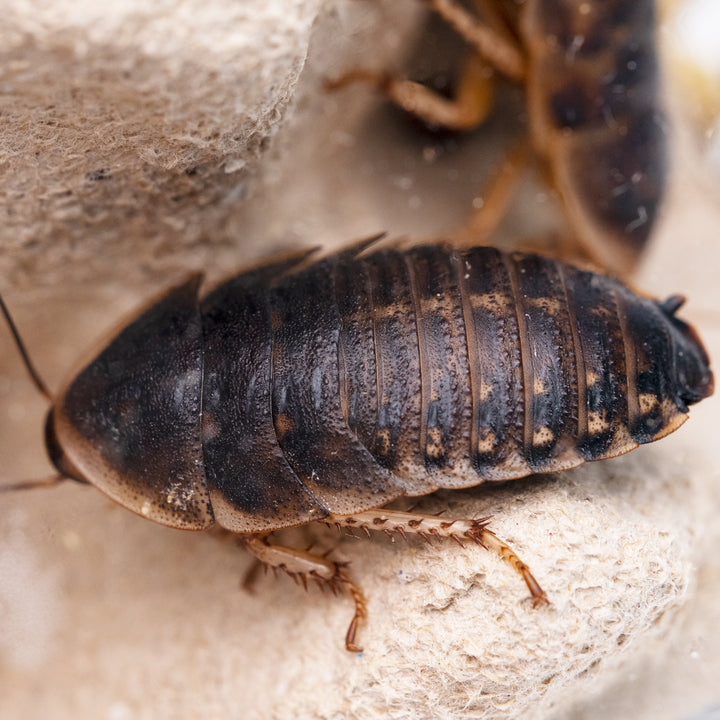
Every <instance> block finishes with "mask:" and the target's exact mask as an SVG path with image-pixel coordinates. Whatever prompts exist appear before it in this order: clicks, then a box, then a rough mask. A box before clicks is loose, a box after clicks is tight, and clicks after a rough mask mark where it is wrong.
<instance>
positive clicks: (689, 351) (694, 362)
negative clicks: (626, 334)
mask: <svg viewBox="0 0 720 720" xmlns="http://www.w3.org/2000/svg"><path fill="white" fill-rule="evenodd" d="M684 302H685V298H684V297H683V296H682V295H672V296H671V297H669V298H667V300H665V301H664V302H662V303H659V304H658V306H659V308H660V310H661V311H662V312H663V314H664V315H665V316H666V317H667V319H668V320H669V321H670V328H671V330H670V332H671V335H672V339H673V346H674V362H675V380H676V382H677V392H678V396H679V398H680V399H681V400H682V401H683V402H685V403H686V404H688V405H692V404H693V403H697V402H700V401H701V400H704V399H705V398H706V397H710V395H712V394H713V391H714V389H715V380H714V378H713V373H712V370H710V358H709V357H708V354H707V351H706V350H705V347H704V346H703V343H702V341H701V340H700V337H699V336H698V334H697V332H696V330H695V328H693V327H692V326H691V325H688V323H686V322H685V321H683V320H681V319H680V318H679V317H677V315H676V313H677V311H678V310H679V309H680V307H681V306H682V305H683V303H684Z"/></svg>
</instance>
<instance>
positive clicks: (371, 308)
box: [0, 241, 713, 650]
mask: <svg viewBox="0 0 720 720" xmlns="http://www.w3.org/2000/svg"><path fill="white" fill-rule="evenodd" d="M200 281H201V276H199V275H194V276H192V277H191V278H189V279H188V280H187V281H185V282H183V283H182V284H180V285H178V286H177V287H175V288H173V289H171V290H169V291H168V292H166V293H165V294H164V295H163V296H162V297H161V298H160V299H158V300H156V301H155V302H153V303H152V304H151V305H150V306H148V308H147V309H145V310H144V311H143V312H142V313H141V314H139V315H137V316H136V318H135V319H134V320H133V321H131V322H130V323H129V324H127V325H126V326H125V327H124V329H123V330H122V331H121V332H120V333H119V334H118V335H117V336H116V337H115V338H114V339H113V340H112V341H111V342H110V343H109V344H108V345H107V346H106V347H105V349H104V350H102V351H101V352H100V353H99V354H98V355H96V356H94V357H93V358H92V359H91V360H90V361H89V362H88V363H87V364H86V365H85V366H84V368H83V369H82V370H81V371H80V372H79V373H78V374H77V375H75V376H74V377H72V378H71V379H70V380H69V381H68V382H67V383H66V385H65V387H64V388H63V389H61V391H60V392H59V393H58V394H57V395H56V397H55V398H54V401H53V407H52V408H51V409H50V411H49V413H48V418H47V425H46V444H47V448H48V452H49V454H50V457H51V459H52V461H53V463H54V464H55V466H56V467H57V469H58V470H59V472H60V473H61V475H62V477H64V478H71V479H75V480H79V481H83V482H89V483H92V484H93V485H96V486H97V487H98V488H99V489H101V490H102V491H103V492H105V493H107V494H108V495H109V496H110V497H112V498H113V499H115V500H116V501H118V502H119V503H120V504H122V505H124V506H125V507H126V508H128V509H130V510H133V511H134V512H136V513H139V514H140V515H143V516H145V517H147V518H149V519H151V520H154V521H156V522H159V523H162V524H165V525H169V526H172V527H177V528H183V529H189V530H201V529H205V528H209V527H211V526H212V525H214V524H217V525H219V526H220V527H222V528H225V529H227V530H230V531H232V532H236V533H241V534H242V536H243V537H244V538H245V543H246V545H247V546H248V548H249V549H250V550H251V551H252V552H253V553H255V555H256V556H257V557H259V558H260V559H261V560H262V561H263V562H266V563H268V564H270V565H273V566H275V567H280V568H282V569H284V570H286V571H287V572H289V573H291V574H293V575H296V576H299V577H300V578H301V579H303V581H305V580H306V578H308V577H310V578H315V579H316V580H318V581H319V582H328V583H330V584H331V586H333V587H336V586H339V585H344V586H346V587H348V588H349V590H350V592H351V593H352V595H353V598H354V599H355V605H356V611H355V617H354V619H353V623H352V624H351V627H350V630H349V631H348V636H347V640H346V644H347V647H348V649H352V650H354V649H357V646H356V645H355V643H354V637H355V630H356V627H357V624H358V622H359V620H360V619H362V618H363V617H364V614H365V604H364V599H363V596H362V593H361V591H360V589H359V588H358V587H357V586H355V585H354V584H353V583H352V582H351V580H350V579H349V577H348V575H347V574H346V573H345V571H344V570H343V569H342V567H341V566H339V565H337V564H335V563H333V562H331V561H329V560H327V559H325V558H322V557H319V556H315V555H312V554H310V553H308V552H302V551H298V550H292V549H290V548H281V547H278V546H271V545H268V544H267V543H266V542H265V540H264V536H265V535H267V533H269V532H271V531H272V530H275V529H278V528H282V527H288V526H292V525H300V524H303V523H307V522H310V521H312V520H319V519H325V520H326V521H328V522H330V523H334V524H336V525H338V527H343V526H345V527H360V528H365V529H368V528H372V529H383V530H385V531H390V532H392V531H395V532H399V533H401V534H405V533H407V532H417V533H421V534H424V535H425V536H426V537H428V536H431V535H435V536H438V537H453V538H455V539H456V540H458V542H463V540H465V539H467V540H471V541H474V542H477V543H479V544H482V545H483V546H485V547H487V548H488V549H491V550H493V551H495V552H497V553H498V554H500V555H501V556H502V557H504V558H505V559H506V560H508V561H509V562H510V563H511V564H512V565H513V566H514V567H515V568H516V569H517V570H518V571H519V572H520V573H521V574H522V575H523V578H524V579H525V581H526V583H527V585H528V588H529V589H530V591H531V593H532V595H533V598H534V601H535V603H536V604H537V603H539V602H545V601H546V598H545V594H544V592H543V591H542V589H541V588H540V586H539V584H538V583H537V581H536V580H535V579H534V577H533V576H532V574H531V573H530V571H529V569H528V568H527V566H526V565H525V564H524V563H522V562H521V561H520V559H519V558H518V557H517V555H515V553H514V552H513V551H512V550H511V549H510V548H509V547H508V546H507V545H506V544H505V543H503V542H502V541H501V540H500V539H499V538H497V537H496V536H495V535H494V534H493V533H492V532H490V531H489V530H488V528H487V527H486V526H487V522H485V520H487V519H485V520H447V519H444V518H439V517H428V516H422V515H414V514H411V513H404V512H400V511H396V510H387V509H383V510H377V508H380V507H382V506H383V505H384V504H386V503H387V502H389V501H391V500H393V499H395V498H398V497H400V496H417V495H424V494H426V493H429V492H432V491H433V490H435V489H436V488H462V487H469V486H473V485H477V484H479V483H481V482H483V481H486V480H508V479H511V478H518V477H522V476H524V475H528V474H530V473H534V472H540V471H556V470H564V469H567V468H571V467H574V466H576V465H578V464H580V463H582V462H583V461H586V460H598V459H601V458H608V457H613V456H615V455H619V454H621V453H624V452H627V451H629V450H631V449H633V448H634V447H636V446H637V445H638V444H640V443H646V442H649V441H651V440H656V439H658V438H660V437H663V436H664V435H666V434H668V433H669V432H672V431H673V430H674V429H676V428H677V427H678V426H679V425H680V424H682V422H683V421H684V420H685V419H686V417H687V411H688V405H689V404H691V403H695V402H698V401H699V400H701V399H703V398H704V397H707V396H708V395H709V394H710V393H711V392H712V389H713V377H712V373H711V371H710V369H709V365H708V358H707V355H706V353H705V351H704V349H703V347H702V344H701V343H700V341H699V339H698V337H697V335H696V334H695V332H694V330H693V329H692V328H691V327H690V326H688V325H687V324H686V323H684V322H683V321H682V320H680V319H678V318H677V317H676V316H675V313H676V311H677V309H678V308H679V307H680V305H681V304H682V298H679V297H677V296H676V297H671V298H670V299H668V300H666V301H665V302H664V303H659V302H657V301H655V300H652V299H649V298H644V297H640V296H638V295H636V294H634V293H633V292H631V291H630V290H629V289H628V288H627V287H626V286H624V285H623V284H621V283H620V282H619V281H616V280H614V279H610V278H608V277H605V276H603V275H597V274H593V273H590V272H586V271H583V270H579V269H577V268H575V267H572V266H570V265H566V264H563V263H560V262H558V261H555V260H551V259H547V258H543V257H540V256H537V255H526V254H520V253H514V254H504V253H502V252H500V251H498V250H496V249H493V248H489V247H477V248H472V249H463V250H460V249H457V248H454V247H452V246H450V245H448V244H443V243H434V244H428V245H417V246H414V247H400V246H397V245H395V246H392V245H383V244H378V243H374V242H372V241H368V242H365V243H361V244H358V245H355V246H353V247H351V248H349V249H346V250H343V251H341V252H339V253H336V254H331V255H327V256H324V257H319V258H316V259H314V258H313V256H312V254H308V253H301V254H299V255H296V256H294V257H290V258H285V259H283V260H281V261H278V262H273V263H270V264H268V265H265V266H262V267H259V268H255V269H253V270H250V271H247V272H244V273H241V274H240V275H237V276H236V277H234V278H232V279H230V280H228V281H227V282H225V283H223V284H221V285H220V286H219V287H217V288H216V289H214V290H212V291H211V292H209V294H207V295H205V296H204V297H199V295H198V289H199V285H200ZM0 305H1V303H0ZM0 309H2V310H3V311H4V312H6V311H5V308H4V306H2V307H1V308H0ZM6 315H7V313H6ZM7 317H8V320H10V318H9V315H7ZM11 327H12V329H13V331H14V332H15V335H16V339H17V340H18V344H19V346H20V348H21V351H23V355H24V356H25V357H26V355H25V352H24V349H23V348H22V343H21V342H20V340H19V336H18V335H17V332H16V331H15V330H14V327H13V326H12V323H11ZM26 364H27V365H28V368H29V369H30V371H31V373H32V374H33V377H34V378H35V380H36V384H37V385H38V387H39V388H40V389H41V390H42V391H43V392H46V390H45V388H44V385H43V384H42V383H41V382H40V381H39V380H38V379H37V374H36V373H35V372H34V369H33V368H32V366H31V364H30V362H29V360H27V357H26ZM46 394H48V396H49V393H47V392H46ZM40 484H44V483H40Z"/></svg>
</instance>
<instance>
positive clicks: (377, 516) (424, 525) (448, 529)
mask: <svg viewBox="0 0 720 720" xmlns="http://www.w3.org/2000/svg"><path fill="white" fill-rule="evenodd" d="M488 520H489V518H482V519H480V520H448V519H446V518H440V517H437V516H433V515H418V514H415V513H407V512H401V511H398V510H386V509H382V510H368V511H366V512H361V513H356V514H354V515H331V516H330V517H329V518H328V519H327V521H326V522H329V523H334V524H335V525H337V526H339V527H349V528H359V529H362V530H365V531H366V532H369V530H379V531H381V532H385V533H388V534H390V535H392V534H393V533H397V534H399V535H401V536H403V537H404V536H405V535H406V534H408V533H415V534H416V535H420V536H421V537H423V538H425V539H426V540H429V539H430V538H433V537H435V538H450V539H451V540H454V541H455V542H457V543H459V544H460V545H462V544H463V542H464V541H467V540H470V541H472V542H474V543H476V544H478V545H482V546H483V547H484V548H485V549H486V550H490V551H491V552H494V553H495V554H496V555H499V556H500V557H501V558H502V559H503V560H505V561H506V562H508V563H510V565H512V567H513V568H514V569H515V570H516V571H517V572H518V573H519V574H520V575H522V578H523V580H525V584H526V585H527V586H528V589H529V590H530V594H531V595H532V597H533V605H534V606H535V607H537V606H538V605H547V604H548V599H547V596H546V595H545V592H544V591H543V589H542V588H541V587H540V584H539V583H538V581H537V580H536V579H535V578H534V577H533V574H532V573H531V572H530V568H529V567H528V566H527V565H526V564H525V563H524V562H523V561H522V560H521V559H520V558H519V557H518V556H517V554H516V553H515V551H514V550H513V549H512V548H511V547H510V546H509V545H508V544H507V543H505V542H503V541H502V540H501V539H500V538H499V537H498V536H497V535H495V533H493V532H491V531H490V530H488V529H487V521H488Z"/></svg>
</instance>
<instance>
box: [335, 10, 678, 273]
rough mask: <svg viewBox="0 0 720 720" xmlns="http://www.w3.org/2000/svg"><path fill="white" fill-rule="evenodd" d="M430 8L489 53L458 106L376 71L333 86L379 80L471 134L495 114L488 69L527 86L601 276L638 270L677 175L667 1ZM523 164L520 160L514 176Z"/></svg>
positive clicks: (566, 202) (513, 158) (575, 224)
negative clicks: (660, 31)
mask: <svg viewBox="0 0 720 720" xmlns="http://www.w3.org/2000/svg"><path fill="white" fill-rule="evenodd" d="M427 3H428V5H429V6H430V7H431V8H432V9H433V10H434V11H435V12H437V13H438V14H440V15H441V16H443V17H444V18H446V19H447V21H448V22H449V23H450V24H451V25H452V26H453V27H454V28H455V29H456V30H457V31H458V32H459V33H460V34H461V35H462V36H463V37H464V39H465V40H466V41H467V42H468V43H469V44H470V46H471V47H472V48H473V49H474V50H475V51H476V53H477V55H475V56H472V57H470V59H469V61H468V64H467V67H466V69H465V72H464V74H463V76H462V77H461V80H460V83H459V86H458V91H457V93H458V94H457V97H456V99H455V100H454V101H448V100H447V99H445V98H441V97H440V96H436V95H435V94H434V93H432V92H431V91H430V90H429V89H428V88H426V87H424V86H422V85H419V84H417V83H414V82H409V81H404V80H400V79H396V78H393V77H391V76H388V75H386V74H383V73H377V72H368V71H364V70H360V71H353V72H349V73H347V74H346V75H344V76H342V77H341V78H340V79H338V80H336V81H333V82H331V83H328V85H329V86H330V87H331V88H337V87H342V86H344V85H347V84H348V83H350V82H354V81H364V82H369V83H371V84H373V85H375V86H377V87H378V88H380V89H381V90H383V91H384V92H386V93H387V94H388V96H389V97H390V98H391V99H392V100H393V101H394V102H396V103H397V104H399V105H401V106H402V107H404V108H405V109H406V110H408V111H410V112H412V113H414V114H416V115H418V116H420V117H422V118H424V119H425V120H426V121H428V122H429V123H430V124H433V125H439V126H445V127H449V128H452V129H460V130H463V129H470V128H472V127H475V126H477V125H478V124H480V123H481V122H482V121H483V120H484V118H485V117H486V115H487V113H488V112H489V111H490V105H491V95H492V93H491V92H490V87H489V85H488V72H487V69H488V67H490V68H492V70H496V71H497V72H499V73H500V74H501V75H502V76H504V77H506V78H507V79H509V80H511V81H514V82H517V83H521V84H522V85H523V87H524V91H525V96H526V103H527V117H528V126H529V127H528V130H529V134H530V141H531V144H532V146H533V148H534V150H535V153H536V154H537V156H539V157H540V158H542V159H544V161H545V166H546V169H547V175H548V178H549V180H550V183H551V184H552V185H553V186H554V187H555V189H556V190H557V191H558V193H559V195H560V197H561V200H562V205H563V208H564V211H565V214H566V216H567V218H568V221H569V224H570V226H571V229H572V235H573V238H577V241H578V242H579V243H580V244H581V245H582V246H583V247H584V249H585V251H586V252H587V253H588V254H589V255H590V256H591V257H592V259H593V260H594V261H595V262H596V263H599V264H600V266H601V267H604V268H608V269H610V270H611V271H613V272H616V273H621V274H626V273H628V272H629V271H631V270H632V269H633V268H634V266H635V265H636V264H637V262H638V260H639V258H640V254H641V252H642V250H643V248H644V247H645V245H646V243H647V241H648V238H649V237H650V233H651V231H652V229H653V227H654V225H655V221H656V219H657V217H658V212H659V209H660V206H661V203H662V200H663V195H664V190H665V185H666V178H667V174H668V168H667V159H668V150H667V146H668V137H667V122H666V119H665V114H664V112H663V109H662V102H661V92H660V82H659V59H658V50H657V25H658V22H657V11H656V7H655V6H656V0H590V1H588V0H474V3H473V5H474V6H475V7H476V9H477V13H472V12H469V11H468V10H466V9H465V8H464V7H463V6H461V5H460V4H459V2H458V0H427ZM523 156H524V154H523V153H514V154H511V155H510V156H509V162H508V165H507V166H506V167H508V168H512V167H513V166H514V165H517V164H518V163H519V159H518V158H522V157H523ZM520 164H522V163H520ZM515 170H517V168H515ZM512 174H513V175H514V174H516V173H515V172H514V171H513V173H512ZM499 179H500V178H499ZM506 184H507V180H505V181H504V182H503V183H498V184H497V185H496V187H498V188H501V187H504V185H506ZM506 192H507V190H503V191H502V192H499V193H495V198H496V199H498V198H503V199H502V200H501V201H500V202H499V203H497V202H496V203H495V205H499V206H502V205H504V204H505V202H506V201H507V198H505V197H504V193H506ZM491 195H492V193H491ZM493 209H494V211H495V213H496V214H499V215H500V216H501V213H498V211H497V208H493ZM487 211H488V208H487V203H486V206H485V207H484V208H483V210H481V213H480V217H479V218H478V220H480V221H481V222H479V223H475V224H474V225H475V227H471V229H473V230H475V229H476V228H477V227H479V228H483V227H485V225H486V224H487V220H486V218H483V217H482V216H483V213H485V214H486V215H487ZM498 219H499V218H498ZM489 230H491V228H489ZM488 234H490V233H488ZM478 240H479V237H478V235H477V234H476V235H475V243H477V242H478Z"/></svg>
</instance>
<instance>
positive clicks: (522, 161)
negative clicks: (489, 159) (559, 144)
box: [457, 142, 531, 246]
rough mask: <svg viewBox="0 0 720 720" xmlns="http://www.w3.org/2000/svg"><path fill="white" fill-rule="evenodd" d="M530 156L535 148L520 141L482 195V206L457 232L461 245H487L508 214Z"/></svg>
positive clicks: (504, 160)
mask: <svg viewBox="0 0 720 720" xmlns="http://www.w3.org/2000/svg"><path fill="white" fill-rule="evenodd" d="M530 157H531V149H530V145H529V144H528V143H527V142H519V143H517V144H516V145H515V147H513V148H512V149H511V150H510V151H509V152H508V153H507V154H506V155H505V157H504V158H503V160H502V164H501V165H500V167H499V168H498V169H497V171H496V172H495V174H494V176H493V177H492V178H490V180H489V182H488V183H487V185H486V187H485V189H484V190H483V191H482V193H481V194H480V197H481V198H482V205H481V206H480V207H478V208H477V209H476V210H475V211H474V212H473V213H472V214H471V215H470V217H469V218H468V220H467V221H466V222H465V223H464V225H463V226H462V227H461V228H460V229H459V230H458V231H457V240H458V243H459V244H460V245H461V246H470V245H478V244H480V245H485V244H487V243H488V242H489V241H490V238H492V237H493V235H494V234H495V231H496V230H497V228H498V226H499V225H500V223H501V222H502V219H503V218H504V217H505V216H506V214H507V210H508V206H509V205H510V200H511V199H512V196H513V193H514V192H515V189H516V188H517V185H518V181H519V180H520V177H521V175H522V173H523V170H525V168H526V167H527V166H528V163H529V162H530Z"/></svg>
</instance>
